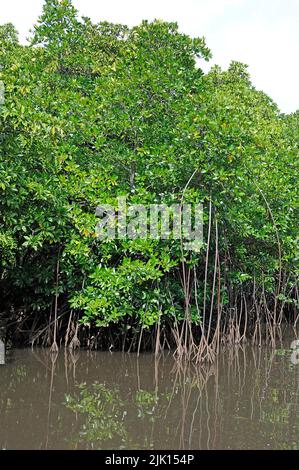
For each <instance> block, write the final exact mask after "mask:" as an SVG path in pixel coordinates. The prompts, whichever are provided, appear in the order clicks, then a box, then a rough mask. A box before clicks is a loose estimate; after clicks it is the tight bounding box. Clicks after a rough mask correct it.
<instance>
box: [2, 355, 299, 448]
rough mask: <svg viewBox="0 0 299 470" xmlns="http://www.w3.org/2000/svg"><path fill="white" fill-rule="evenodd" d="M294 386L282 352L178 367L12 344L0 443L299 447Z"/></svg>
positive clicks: (166, 361) (296, 379)
mask: <svg viewBox="0 0 299 470" xmlns="http://www.w3.org/2000/svg"><path fill="white" fill-rule="evenodd" d="M55 359H56V360H55ZM298 389H299V365H293V364H292V362H291V360H290V353H289V352H288V351H284V350H278V351H276V353H275V352H273V351H270V350H267V349H263V348H261V349H251V348H249V347H248V348H246V349H243V350H242V349H240V350H238V351H236V350H230V351H227V352H226V353H223V354H221V355H220V356H219V359H218V363H217V364H215V365H213V366H208V365H205V366H197V367H194V366H189V367H187V366H185V367H184V366H182V367H181V368H179V367H178V366H177V365H176V364H175V362H174V361H173V359H172V357H171V355H168V356H167V355H165V356H163V357H161V358H160V360H159V361H155V359H154V357H153V355H141V356H140V357H139V359H138V358H137V356H136V355H122V354H121V353H113V354H110V353H102V352H97V353H88V352H85V351H80V352H77V353H73V354H70V353H67V354H64V353H63V352H62V353H60V354H59V355H58V356H57V357H56V358H54V357H53V356H52V357H51V355H50V354H49V353H48V352H46V351H43V350H35V351H31V350H14V351H12V352H10V354H9V357H8V358H7V364H6V365H5V366H0V448H2V449H113V450H114V449H115V450H116V449H123V448H124V449H156V450H159V449H193V450H194V449H298V448H299V400H298Z"/></svg>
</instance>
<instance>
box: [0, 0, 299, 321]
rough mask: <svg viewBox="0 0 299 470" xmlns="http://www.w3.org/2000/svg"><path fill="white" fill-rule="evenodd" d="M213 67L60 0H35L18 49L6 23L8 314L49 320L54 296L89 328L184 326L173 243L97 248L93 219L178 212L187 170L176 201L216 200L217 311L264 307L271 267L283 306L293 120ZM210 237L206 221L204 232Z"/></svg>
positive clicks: (172, 42) (236, 70) (153, 33)
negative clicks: (252, 299)
mask: <svg viewBox="0 0 299 470" xmlns="http://www.w3.org/2000/svg"><path fill="white" fill-rule="evenodd" d="M210 55H211V54H210V51H209V49H208V48H207V46H206V45H205V41H204V39H203V38H195V39H192V38H190V37H188V36H186V35H184V34H182V33H180V32H179V30H178V25H177V24H176V23H165V22H162V21H154V22H151V23H150V22H147V21H144V22H142V24H141V25H139V26H136V27H133V28H128V27H126V26H123V25H114V24H110V23H107V22H102V23H99V24H93V23H92V22H91V21H90V20H89V19H88V18H82V19H79V18H78V16H77V12H76V10H75V9H74V7H73V5H72V3H71V1H70V0H63V1H58V0H46V2H45V5H44V10H43V14H42V16H41V17H40V19H39V21H38V23H37V25H36V26H35V29H34V34H33V38H32V43H31V45H29V46H21V45H19V44H18V41H17V33H16V31H15V29H14V28H13V26H12V25H10V24H9V25H4V26H1V28H0V59H1V63H2V64H3V67H2V69H1V75H0V80H2V81H3V82H4V85H5V103H4V105H3V106H2V107H1V115H0V121H1V131H0V141H1V147H0V250H1V261H0V263H1V264H0V269H1V276H0V279H1V281H0V282H1V289H2V292H3V302H4V306H5V308H6V309H8V308H9V306H11V305H13V306H14V307H15V308H16V309H20V308H21V309H23V310H25V311H27V312H28V314H29V315H30V314H31V313H32V310H39V311H41V314H46V312H47V311H48V309H49V308H50V307H51V305H52V304H53V299H54V295H55V293H58V294H59V307H60V308H61V309H62V308H65V306H68V307H69V308H72V309H74V310H77V311H78V312H79V313H80V316H81V320H82V322H84V323H85V324H87V325H91V324H95V325H96V326H108V325H109V324H117V323H126V322H128V321H130V322H131V320H132V322H135V324H140V325H143V326H144V327H145V328H147V327H151V326H152V325H155V324H156V323H157V322H158V321H160V320H161V318H162V321H164V320H165V321H169V320H170V321H173V319H174V316H176V318H177V319H181V318H183V311H184V296H183V291H182V287H181V282H180V279H181V267H182V253H181V249H180V243H179V242H175V241H172V240H170V241H161V240H116V241H105V242H101V241H99V240H98V239H97V238H96V237H95V234H94V230H95V225H96V222H97V219H96V216H95V208H96V206H97V205H98V204H102V203H109V204H114V203H115V201H116V198H117V197H118V196H120V195H124V194H129V201H128V202H129V203H130V202H132V203H136V202H137V203H143V204H145V205H149V204H153V203H165V204H170V203H174V202H179V201H180V200H181V197H182V193H183V190H184V188H185V186H186V184H187V182H188V180H189V179H190V176H191V175H192V174H193V173H194V171H195V170H197V173H196V175H195V177H194V178H193V179H192V181H191V182H190V185H189V186H188V189H187V190H186V192H185V194H184V199H185V201H186V202H202V203H203V204H204V206H205V209H207V207H208V204H209V201H210V200H212V205H213V213H212V216H213V223H212V225H213V224H214V221H215V217H216V216H217V221H218V224H219V233H220V240H219V252H220V265H221V283H222V287H221V296H222V298H223V302H224V304H228V303H229V294H228V292H229V291H231V289H235V288H242V289H243V290H244V291H245V292H246V290H247V292H248V293H249V292H251V287H252V285H253V282H257V283H258V284H259V285H262V284H263V286H264V288H265V289H266V293H267V295H268V294H269V295H272V294H273V293H274V291H275V286H276V285H277V280H278V273H279V270H280V271H281V272H282V271H283V273H284V278H285V279H287V286H286V289H285V290H286V291H288V292H291V294H290V298H292V296H293V294H292V292H293V289H294V288H295V286H296V283H297V279H298V230H297V221H298V184H297V175H298V170H299V168H298V162H299V159H298V113H295V114H293V115H291V116H285V115H283V114H281V113H280V112H279V110H278V108H277V106H276V105H275V104H274V103H273V102H272V101H271V100H270V98H268V97H267V96H266V95H265V94H264V93H262V92H259V91H257V90H256V89H255V88H254V87H253V85H252V84H251V82H250V77H249V75H248V72H247V69H246V66H244V65H242V64H240V63H236V62H232V64H231V66H230V67H229V69H228V70H227V71H222V70H220V68H218V67H214V68H213V69H212V70H211V71H210V72H209V73H207V74H206V75H204V74H203V72H202V70H201V69H200V67H198V62H197V60H198V59H205V60H208V59H209V57H210ZM269 208H270V211H271V213H270V211H269ZM207 226H208V220H207V210H206V211H205V235H206V230H207ZM211 237H212V239H211V247H213V246H214V245H213V243H214V241H215V235H214V231H213V232H212V235H211ZM278 238H279V243H280V248H281V250H282V251H281V257H280V256H279V251H278V240H277V239H278ZM211 250H212V253H211V256H210V261H209V267H208V276H209V281H211V282H209V285H208V292H207V298H208V299H209V298H210V295H211V292H210V291H211V285H210V284H212V278H213V269H214V268H213V266H214V260H213V250H214V248H211ZM184 256H185V262H186V263H187V264H188V263H189V264H188V265H189V266H190V267H192V268H193V267H194V266H195V269H196V270H197V273H198V279H199V286H198V292H197V295H198V302H199V306H200V309H202V301H203V278H204V263H205V250H203V251H202V252H201V253H199V254H198V253H197V254H196V255H195V254H194V255H192V256H190V255H188V254H187V253H185V254H184ZM58 260H59V263H60V264H59V269H60V271H59V285H57V279H56V274H55V273H56V266H57V261H58ZM248 295H249V294H248ZM283 295H286V292H285V293H284V294H283ZM288 295H289V294H288ZM288 298H289V297H288ZM192 309H193V310H192ZM192 309H191V315H192V318H193V320H194V322H198V321H199V317H198V312H197V311H196V312H195V310H194V308H193V307H192ZM128 319H129V320H128Z"/></svg>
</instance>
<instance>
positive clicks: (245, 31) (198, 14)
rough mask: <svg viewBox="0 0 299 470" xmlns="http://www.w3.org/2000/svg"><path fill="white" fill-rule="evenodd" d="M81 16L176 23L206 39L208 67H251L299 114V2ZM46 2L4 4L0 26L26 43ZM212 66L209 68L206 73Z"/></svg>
mask: <svg viewBox="0 0 299 470" xmlns="http://www.w3.org/2000/svg"><path fill="white" fill-rule="evenodd" d="M73 3H74V5H75V6H76V8H77V9H78V10H79V14H80V15H84V16H89V17H90V18H91V19H92V20H93V21H94V22H97V21H101V20H107V21H112V22H119V23H124V24H128V25H136V24H138V23H140V21H141V20H142V19H150V20H151V19H154V18H159V19H164V20H168V21H177V22H178V23H179V26H180V29H181V31H183V32H185V33H187V34H189V35H191V36H205V37H206V41H207V45H208V46H209V47H210V48H211V49H212V53H213V59H212V61H211V62H210V64H214V63H216V64H218V65H220V66H221V67H223V68H226V67H227V66H228V65H229V63H230V61H231V60H238V61H241V62H244V63H246V64H248V65H249V71H250V73H251V77H252V80H253V83H254V84H255V86H256V87H257V88H258V89H262V90H263V91H265V92H266V93H267V94H268V95H269V96H271V98H272V99H273V100H274V101H275V102H276V103H277V104H278V105H279V107H280V109H281V110H282V111H283V112H285V113H289V112H293V111H296V110H297V109H299V86H298V85H299V81H298V78H299V60H298V58H299V54H298V52H299V0H149V1H143V0H73ZM42 4H43V0H0V8H1V9H0V24H3V23H6V22H12V23H14V25H15V26H16V27H17V29H18V31H19V33H20V38H21V40H22V41H25V38H26V37H28V34H29V30H30V28H31V27H32V25H33V24H34V23H35V21H36V19H37V17H38V16H39V14H40V13H41V10H42ZM209 67H210V65H209V66H208V67H207V66H205V67H204V69H205V70H208V68H209Z"/></svg>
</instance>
